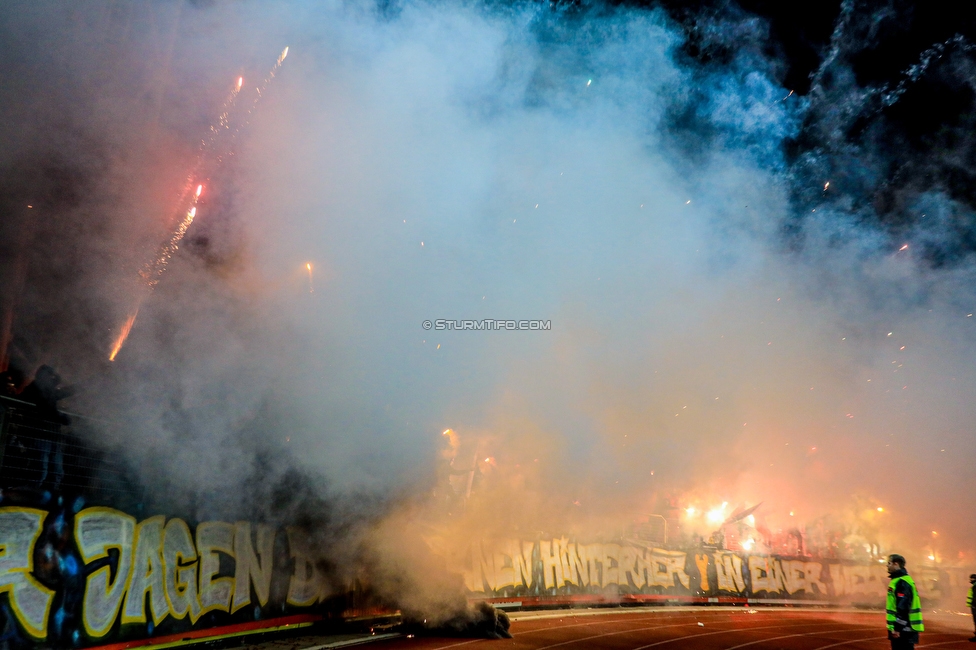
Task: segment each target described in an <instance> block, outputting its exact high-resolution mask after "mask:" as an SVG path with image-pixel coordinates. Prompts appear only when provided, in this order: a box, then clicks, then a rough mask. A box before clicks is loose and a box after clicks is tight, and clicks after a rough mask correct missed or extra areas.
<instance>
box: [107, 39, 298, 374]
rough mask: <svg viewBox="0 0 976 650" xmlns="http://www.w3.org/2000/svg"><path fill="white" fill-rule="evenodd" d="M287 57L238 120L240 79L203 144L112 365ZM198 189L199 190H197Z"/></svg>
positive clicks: (144, 272) (117, 343)
mask: <svg viewBox="0 0 976 650" xmlns="http://www.w3.org/2000/svg"><path fill="white" fill-rule="evenodd" d="M287 56H288V48H287V47H286V48H285V49H284V50H282V52H281V54H280V55H279V56H278V59H277V60H276V61H275V64H274V65H273V66H272V67H271V70H270V72H269V73H268V75H267V76H266V77H265V78H264V81H263V82H262V83H261V85H260V86H257V87H256V88H255V94H254V98H253V99H252V100H251V102H250V103H249V104H248V106H247V109H246V110H245V111H244V112H243V114H242V115H241V117H240V119H237V120H235V119H234V117H233V112H234V107H235V106H236V104H237V103H238V98H239V97H240V96H241V94H242V90H243V88H244V77H242V76H241V77H238V78H237V81H236V82H235V84H234V87H233V88H232V90H231V91H230V93H229V94H228V96H227V98H226V99H225V100H224V102H223V104H222V105H221V108H220V113H219V115H218V117H217V120H216V122H215V123H214V124H211V126H210V130H209V132H208V134H207V137H205V138H204V139H203V140H201V142H200V148H199V151H198V153H197V159H196V161H195V162H194V164H193V166H192V167H191V168H190V171H189V173H188V174H187V177H186V182H185V183H184V185H183V189H182V190H181V192H180V195H179V198H178V199H177V207H176V213H177V214H178V215H180V218H179V222H178V223H177V224H176V228H175V229H174V230H173V233H172V234H171V236H170V237H169V239H168V240H167V241H166V242H165V243H164V244H163V245H162V246H161V247H160V248H159V251H158V253H157V254H156V255H155V256H154V257H153V259H152V260H150V261H149V262H147V263H146V264H145V265H144V266H143V267H142V269H140V270H139V277H140V278H141V280H142V283H143V286H144V287H145V291H144V292H142V295H140V296H139V297H138V299H137V301H136V304H135V306H134V307H133V308H132V309H130V310H129V313H128V316H126V319H125V321H124V322H123V323H122V324H121V325H120V327H119V330H118V332H119V333H118V335H117V336H116V338H115V339H114V341H113V343H112V347H111V350H110V351H109V357H108V358H109V361H115V357H116V355H118V353H119V351H120V350H121V349H122V346H124V345H125V342H126V339H127V338H128V337H129V333H130V332H131V331H132V328H133V326H134V325H135V322H136V318H137V317H138V315H139V309H140V308H141V307H142V303H143V301H144V300H145V299H146V298H147V297H148V295H149V294H151V293H152V291H153V290H154V289H155V288H156V285H157V284H159V280H160V278H161V277H162V275H163V273H164V272H165V271H166V267H167V265H168V264H169V261H170V259H172V257H173V255H174V254H175V253H176V251H178V250H179V247H180V242H181V241H182V240H183V237H184V236H185V235H186V232H187V230H188V229H189V228H190V225H191V224H192V223H193V220H194V219H195V218H196V216H197V204H198V203H199V201H200V196H201V194H202V193H203V189H204V187H203V182H205V181H206V180H207V179H208V178H210V177H211V176H212V174H213V172H214V171H216V169H217V168H218V167H219V166H220V164H221V163H223V161H224V160H225V159H226V158H228V157H230V156H232V155H234V145H235V143H236V141H237V136H238V135H239V134H240V133H241V131H242V129H244V128H245V127H246V126H247V125H248V124H249V123H250V118H251V116H252V115H253V114H254V110H255V109H256V108H257V105H258V103H259V102H260V101H261V98H262V97H263V96H264V93H265V92H266V91H267V89H268V87H269V86H270V84H271V82H272V81H273V80H274V78H275V76H276V75H277V74H278V71H279V70H280V69H281V65H282V63H283V62H284V60H285V58H286V57H287ZM194 185H195V186H196V189H195V190H194ZM309 281H310V282H311V269H310V270H309Z"/></svg>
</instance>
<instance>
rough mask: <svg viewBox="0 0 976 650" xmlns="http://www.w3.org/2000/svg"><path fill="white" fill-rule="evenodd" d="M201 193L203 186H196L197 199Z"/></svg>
mask: <svg viewBox="0 0 976 650" xmlns="http://www.w3.org/2000/svg"><path fill="white" fill-rule="evenodd" d="M201 192H203V185H197V198H200V193H201Z"/></svg>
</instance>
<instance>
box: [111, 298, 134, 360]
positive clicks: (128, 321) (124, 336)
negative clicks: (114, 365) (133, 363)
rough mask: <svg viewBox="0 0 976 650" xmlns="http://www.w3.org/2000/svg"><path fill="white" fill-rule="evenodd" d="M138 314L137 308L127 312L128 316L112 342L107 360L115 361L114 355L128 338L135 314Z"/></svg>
mask: <svg viewBox="0 0 976 650" xmlns="http://www.w3.org/2000/svg"><path fill="white" fill-rule="evenodd" d="M138 315H139V310H138V309H136V310H135V311H134V312H132V313H131V314H129V317H128V318H127V319H125V323H123V324H122V330H121V331H120V332H119V336H118V338H117V339H115V343H114V344H112V353H111V354H109V355H108V360H109V361H115V355H117V354H118V353H119V350H121V349H122V346H123V345H125V340H126V339H127V338H129V332H131V331H132V326H133V325H135V323H136V316H138Z"/></svg>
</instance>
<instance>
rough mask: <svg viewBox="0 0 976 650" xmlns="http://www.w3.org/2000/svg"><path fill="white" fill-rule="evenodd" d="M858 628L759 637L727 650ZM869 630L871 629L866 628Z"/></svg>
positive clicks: (726, 649)
mask: <svg viewBox="0 0 976 650" xmlns="http://www.w3.org/2000/svg"><path fill="white" fill-rule="evenodd" d="M857 631H858V630H820V631H818V632H803V633H802V634H785V635H783V636H774V637H771V638H768V639H759V640H758V641H750V642H749V643H740V644H739V645H734V646H731V647H728V648H725V650H737V649H738V648H745V647H746V646H751V645H756V644H757V643H766V642H767V641H779V640H780V639H792V638H794V637H798V636H813V635H814V634H833V633H834V632H857ZM864 631H865V632H869V631H871V630H864Z"/></svg>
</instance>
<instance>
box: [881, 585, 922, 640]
mask: <svg viewBox="0 0 976 650" xmlns="http://www.w3.org/2000/svg"><path fill="white" fill-rule="evenodd" d="M899 580H904V581H905V582H907V583H908V585H909V586H910V587H911V588H912V606H911V609H909V610H908V624H909V625H911V626H912V629H913V630H915V631H916V632H924V631H925V625H923V624H922V602H921V601H920V600H919V599H918V589H917V588H916V587H915V581H914V580H912V577H911V576H907V575H905V576H898V577H897V578H892V579H891V582H889V583H888V602H887V604H886V607H885V619H887V621H888V631H890V632H894V631H895V614H896V611H895V610H896V608H897V606H898V605H897V601H896V599H895V585H897V584H898V581H899Z"/></svg>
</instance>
